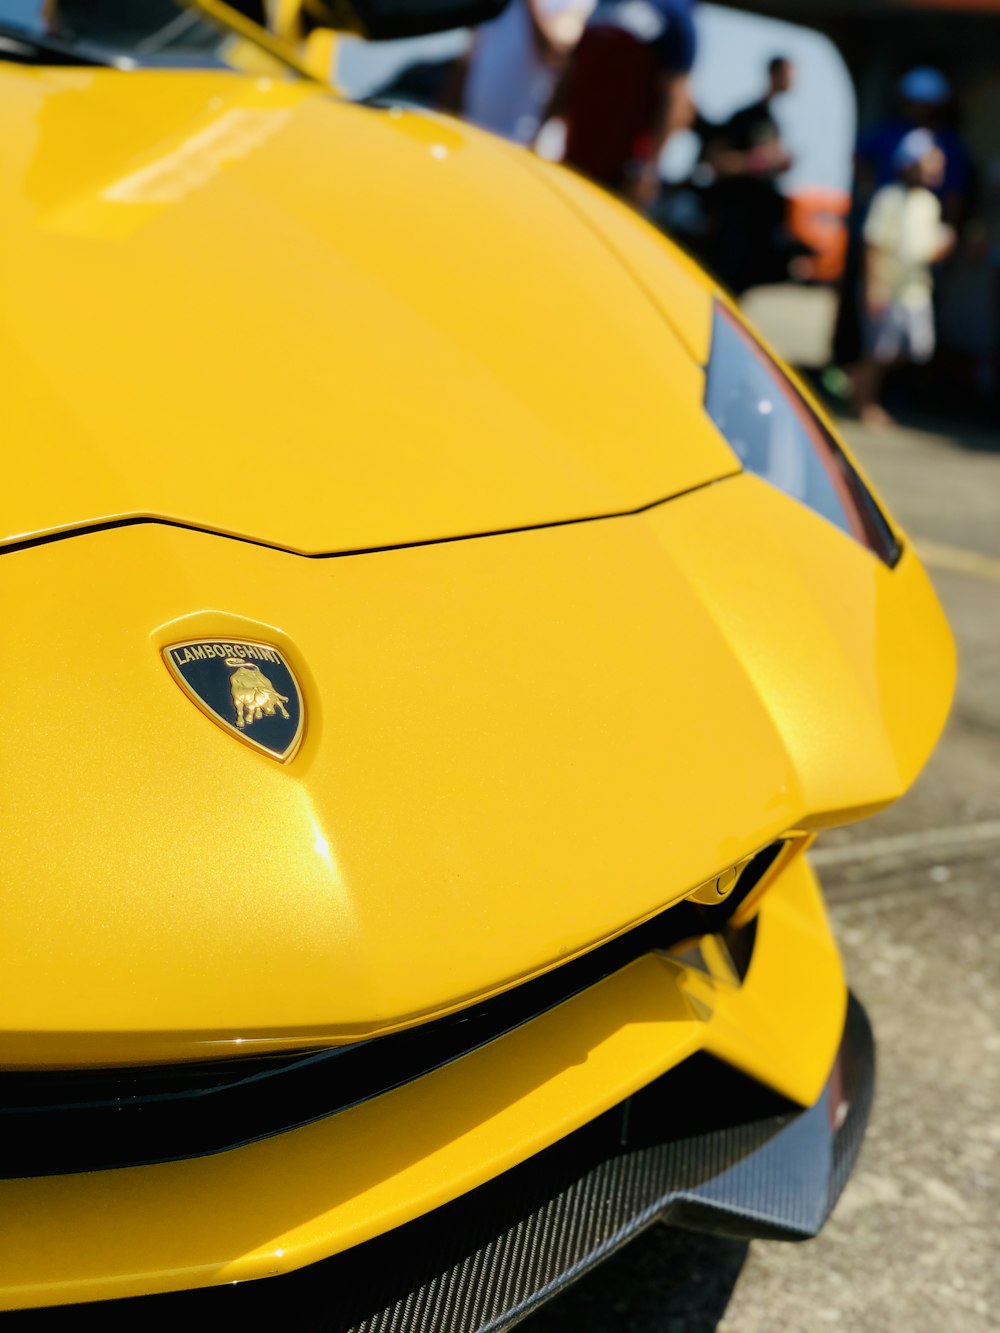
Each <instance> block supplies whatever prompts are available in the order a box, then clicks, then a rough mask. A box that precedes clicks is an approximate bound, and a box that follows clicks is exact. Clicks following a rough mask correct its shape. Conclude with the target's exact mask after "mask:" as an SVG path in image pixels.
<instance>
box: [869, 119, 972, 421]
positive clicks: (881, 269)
mask: <svg viewBox="0 0 1000 1333" xmlns="http://www.w3.org/2000/svg"><path fill="white" fill-rule="evenodd" d="M894 166H895V171H896V180H895V182H894V183H893V184H891V185H884V186H883V187H882V188H881V189H880V190H877V191H876V192H875V195H874V197H873V199H872V202H871V207H870V209H869V211H868V218H867V221H866V222H865V227H864V241H865V289H864V298H865V299H864V312H865V356H864V359H863V360H862V362H861V364H860V366H859V367H858V371H857V376H856V380H855V389H856V398H857V407H858V414H859V416H860V417H861V419H862V420H863V421H867V422H869V423H872V424H875V425H886V424H889V422H890V420H891V419H890V417H889V415H888V413H887V412H886V411H885V409H884V408H883V407H882V406H881V404H880V403H879V395H880V392H881V388H882V381H883V379H884V377H885V373H886V371H887V370H888V369H889V367H890V366H892V365H895V364H898V363H900V362H904V361H910V362H915V363H917V364H919V365H923V364H925V363H926V362H928V361H930V359H931V357H932V356H933V355H934V275H933V272H932V269H931V266H932V265H933V264H935V263H937V262H938V261H939V260H941V259H944V258H945V256H946V255H947V254H948V253H949V251H950V250H951V249H952V247H953V245H954V243H955V237H954V232H953V231H952V229H951V228H950V227H948V226H946V225H945V223H944V222H942V220H941V204H940V201H939V200H938V198H937V196H936V195H935V194H934V193H933V191H934V189H935V187H936V186H938V185H940V183H941V180H942V177H943V174H944V155H943V154H942V152H941V149H940V148H938V146H937V144H936V143H935V142H934V136H933V135H932V134H931V133H930V131H928V130H922V129H917V130H911V131H910V133H909V134H907V135H906V137H905V138H904V139H903V140H902V142H901V143H900V145H899V147H898V148H897V149H896V154H895V158H894Z"/></svg>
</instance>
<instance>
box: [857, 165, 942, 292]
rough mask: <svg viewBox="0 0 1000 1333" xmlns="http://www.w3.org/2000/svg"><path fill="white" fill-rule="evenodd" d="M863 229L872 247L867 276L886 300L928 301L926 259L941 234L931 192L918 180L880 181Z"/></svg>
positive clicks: (935, 248) (929, 288) (938, 212)
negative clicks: (908, 183) (914, 182)
mask: <svg viewBox="0 0 1000 1333" xmlns="http://www.w3.org/2000/svg"><path fill="white" fill-rule="evenodd" d="M864 234H865V242H866V244H867V245H870V246H871V247H872V249H873V250H874V251H875V254H874V255H873V256H872V258H871V263H872V265H873V272H872V275H871V276H872V278H873V279H874V281H875V284H876V286H878V287H880V288H881V289H882V292H883V293H884V295H885V296H886V297H887V298H888V300H890V301H895V302H898V303H899V304H900V305H905V306H909V307H910V308H911V309H919V308H921V307H924V306H928V305H930V303H931V295H932V292H933V290H934V279H933V277H932V275H931V260H932V259H933V258H934V256H935V255H936V254H937V253H938V251H939V250H940V249H941V245H942V242H943V240H944V234H945V233H944V229H943V227H942V225H941V204H940V202H939V201H938V199H937V197H936V196H935V195H933V194H932V193H931V191H930V190H925V189H924V188H923V187H922V186H915V187H908V186H905V185H884V186H883V187H882V189H881V190H877V191H876V192H875V197H874V198H873V199H872V202H871V208H870V209H869V211H868V218H867V221H866V222H865V233H864Z"/></svg>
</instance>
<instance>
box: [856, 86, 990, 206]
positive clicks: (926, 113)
mask: <svg viewBox="0 0 1000 1333" xmlns="http://www.w3.org/2000/svg"><path fill="white" fill-rule="evenodd" d="M898 91H899V98H900V110H899V114H898V115H896V116H893V117H891V118H890V119H889V120H887V121H884V122H883V123H882V124H881V125H877V126H876V127H875V128H874V129H873V130H871V131H870V132H869V133H868V134H864V135H862V136H861V139H860V140H859V141H858V153H857V156H858V166H859V168H860V169H861V170H862V172H865V173H868V174H869V175H870V178H871V185H872V188H874V189H876V190H878V189H881V187H882V186H883V185H891V184H892V182H893V180H894V179H895V177H896V169H895V162H894V158H895V153H896V150H897V149H898V148H899V145H900V144H901V143H902V141H903V139H905V137H906V136H907V135H908V134H909V133H910V131H911V130H915V129H924V130H927V131H928V132H929V133H930V134H932V135H933V137H934V142H935V144H936V145H937V146H938V148H940V150H941V152H942V154H943V155H944V169H943V171H942V173H941V180H940V182H939V183H938V185H937V186H936V187H935V190H934V193H935V194H936V195H937V196H938V197H939V198H940V199H941V200H942V202H943V203H944V205H945V216H946V217H947V218H948V220H949V221H950V222H956V221H957V220H958V216H959V213H960V210H961V205H962V202H963V200H964V198H965V196H966V195H967V194H968V191H969V186H970V183H971V164H970V159H969V153H968V150H967V148H966V146H965V142H964V140H963V138H962V136H961V134H960V133H959V132H958V130H956V129H955V128H954V127H953V126H951V125H949V124H948V123H947V111H948V108H949V106H950V104H951V100H952V87H951V84H950V82H949V81H948V79H947V78H946V76H945V75H944V74H942V73H941V71H940V70H939V69H932V68H931V67H930V66H926V65H925V66H920V67H919V68H917V69H911V70H910V71H909V73H907V74H904V75H903V77H902V78H901V79H900V81H899V85H898Z"/></svg>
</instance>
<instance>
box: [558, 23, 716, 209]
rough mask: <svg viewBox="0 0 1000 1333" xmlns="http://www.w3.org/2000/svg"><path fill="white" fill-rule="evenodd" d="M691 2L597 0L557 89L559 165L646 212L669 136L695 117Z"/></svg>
mask: <svg viewBox="0 0 1000 1333" xmlns="http://www.w3.org/2000/svg"><path fill="white" fill-rule="evenodd" d="M693 8H694V0H600V2H599V3H598V5H597V8H596V9H595V10H594V12H593V14H592V15H591V18H590V20H589V22H588V23H587V26H586V28H585V29H584V32H583V36H582V37H581V39H580V43H579V45H578V46H577V48H576V50H575V52H574V53H573V56H572V58H571V60H570V62H569V65H568V67H567V70H566V73H565V74H564V76H563V78H562V80H561V82H560V85H559V87H558V89H557V91H556V96H555V98H554V101H553V104H552V107H551V109H550V113H549V114H550V116H552V117H555V118H557V119H560V120H562V121H563V122H564V124H565V127H566V146H565V152H564V157H563V160H564V162H565V163H566V165H567V166H571V167H573V168H575V169H576V170H577V171H580V172H582V173H583V174H584V175H585V176H589V177H590V178H591V179H592V180H595V181H597V182H599V183H600V184H601V185H604V186H606V187H607V188H608V189H610V190H613V191H615V192H616V193H617V194H619V195H621V196H622V197H623V198H625V199H627V200H628V201H629V202H630V203H632V204H634V205H635V206H636V207H637V208H641V209H643V210H646V209H648V208H649V207H650V206H651V205H652V204H653V203H654V202H655V200H656V197H657V195H658V194H659V190H660V172H659V158H660V153H661V151H662V150H663V147H664V145H665V144H666V142H667V140H668V138H669V137H670V135H671V133H672V132H673V131H674V130H676V129H681V128H686V127H687V126H689V125H690V124H691V123H692V121H693V120H694V102H693V100H692V96H691V83H690V75H691V69H692V66H693V65H694V57H695V48H696V44H697V43H696V36H695V27H694V19H693V14H692V11H693Z"/></svg>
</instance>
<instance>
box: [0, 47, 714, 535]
mask: <svg viewBox="0 0 1000 1333" xmlns="http://www.w3.org/2000/svg"><path fill="white" fill-rule="evenodd" d="M0 116H2V117H3V123H4V124H5V125H9V126H14V125H17V126H19V127H26V131H27V132H25V133H20V132H19V133H17V134H13V133H11V134H7V135H5V136H4V141H3V144H2V146H0V213H2V217H3V220H4V253H5V264H4V275H3V306H4V319H3V323H2V326H0V359H2V364H3V366H4V372H5V385H4V413H5V436H6V438H7V439H8V440H13V441H16V444H15V445H14V447H12V448H10V449H9V450H8V456H7V459H6V466H7V472H6V476H5V484H4V487H3V488H2V493H0V539H3V540H6V541H12V540H13V541H16V540H18V539H19V538H24V537H25V536H28V535H32V534H39V533H45V532H50V531H55V530H59V529H66V528H75V527H79V526H83V525H89V524H94V523H96V522H100V521H106V520H109V519H119V518H127V517H131V516H137V515H154V516H157V517H160V518H163V519H169V520H172V521H175V522H180V523H184V524H190V525H192V526H196V527H200V528H205V529H211V530H215V531H220V532H225V533H230V534H238V535H241V536H247V537H252V538H254V539H256V540H259V541H262V542H266V543H269V544H273V545H276V546H280V547H283V548H287V549H291V550H295V551H300V552H310V553H315V552H329V551H345V550H358V549H364V548H371V547H382V546H390V545H397V544H405V543H410V542H416V541H423V540H428V539H435V538H441V537H451V536H455V535H461V534H467V533H481V532H488V531H495V530H499V529H507V528H518V527H525V526H530V525H534V524H543V523H550V522H553V521H558V520H563V519H569V518H577V517H580V516H592V515H596V514H606V513H614V512H622V511H626V510H632V509H635V508H637V507H639V506H642V505H645V504H648V503H650V502H653V501H656V500H658V499H662V498H663V497H665V496H670V495H674V494H676V493H678V492H681V491H684V490H689V489H691V488H692V487H695V486H697V485H700V484H702V483H704V482H705V481H708V480H710V479H713V478H716V477H719V476H721V475H724V474H726V473H730V472H733V471H734V470H735V462H734V459H733V456H732V455H731V453H730V452H729V450H728V449H727V448H726V446H725V445H724V444H723V442H722V441H721V440H720V439H719V437H718V436H717V435H716V433H715V432H714V431H713V430H712V429H711V428H709V427H708V426H707V425H706V422H705V420H704V417H703V414H702V411H701V398H702V374H701V371H700V369H699V368H698V366H697V365H696V364H695V359H694V358H693V357H692V355H691V353H690V349H689V348H688V347H685V346H684V345H683V344H682V342H681V341H680V340H679V339H678V337H677V336H676V334H675V333H674V332H673V330H672V328H671V326H670V325H669V324H668V322H667V320H666V319H665V317H664V314H663V313H662V312H661V310H659V309H658V308H657V305H656V304H655V303H654V301H653V300H651V299H650V297H649V296H648V295H647V293H646V292H645V291H644V290H643V289H642V287H641V286H640V284H639V282H638V281H637V280H636V278H635V277H634V276H633V275H632V274H631V273H630V272H629V270H628V266H627V264H625V263H623V262H622V261H621V260H620V259H619V258H618V257H617V256H616V255H615V254H613V253H612V250H611V249H610V248H609V246H608V244H606V243H605V241H604V240H603V239H601V238H599V237H598V235H597V234H596V232H595V231H594V230H593V229H592V227H591V226H588V225H587V222H586V220H585V219H583V218H582V217H581V216H580V214H579V211H577V210H576V209H575V208H574V206H573V204H572V201H569V202H567V200H566V199H565V198H563V197H560V193H559V189H558V187H555V188H554V186H553V183H552V182H553V181H554V180H556V179H557V173H555V172H552V173H551V176H552V179H551V180H546V179H545V177H544V174H542V175H540V174H539V173H538V171H537V170H536V169H535V168H534V167H533V166H532V165H531V164H530V162H529V159H528V157H527V155H522V154H520V153H518V152H515V151H513V150H511V149H510V148H508V147H506V146H504V145H501V144H500V143H498V142H496V141H494V140H492V139H490V138H489V137H487V136H485V135H482V134H479V133H476V132H474V131H471V130H467V129H465V128H462V127H459V126H457V125H455V124H453V123H450V122H447V121H443V120H438V119H433V118H430V117H427V116H423V115H418V114H411V113H406V112H402V111H386V110H377V109H372V108H366V107H359V106H351V105H349V104H346V103H342V102H339V101H338V100H336V99H335V98H333V97H331V96H328V95H325V94H323V93H322V92H321V91H320V90H318V89H317V88H316V86H315V85H310V84H307V83H305V82H303V83H280V82H272V81H270V80H266V79H262V80H251V79H248V78H243V77H238V76H234V75H232V74H215V73H211V74H205V73H183V74H181V73H177V72H155V71H154V72H135V73H121V72H118V71H111V70H44V71H38V70H30V69H18V68H11V67H7V68H5V69H4V70H3V72H2V74H0ZM686 300H687V301H688V302H689V303H692V302H693V304H694V305H696V306H697V307H698V309H699V311H700V312H701V319H702V322H704V321H705V320H707V311H708V309H709V306H710V295H709V292H708V288H707V287H704V286H700V285H699V286H694V285H692V284H689V285H688V288H687V290H686Z"/></svg>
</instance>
